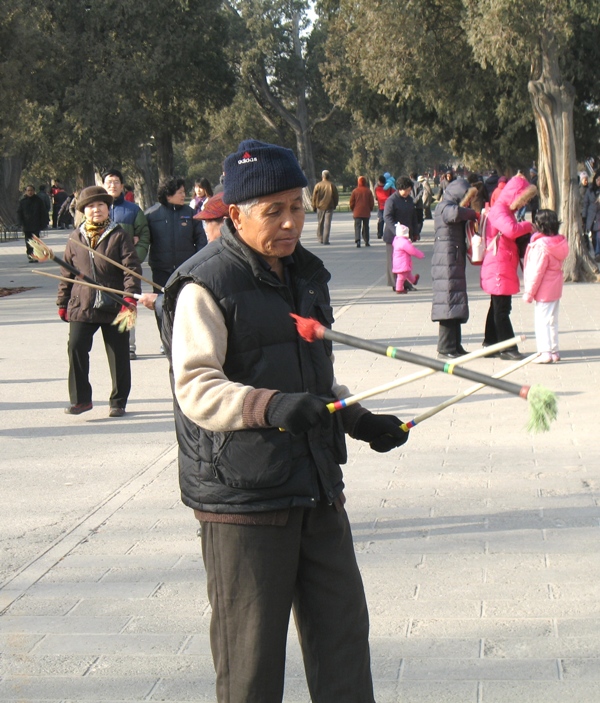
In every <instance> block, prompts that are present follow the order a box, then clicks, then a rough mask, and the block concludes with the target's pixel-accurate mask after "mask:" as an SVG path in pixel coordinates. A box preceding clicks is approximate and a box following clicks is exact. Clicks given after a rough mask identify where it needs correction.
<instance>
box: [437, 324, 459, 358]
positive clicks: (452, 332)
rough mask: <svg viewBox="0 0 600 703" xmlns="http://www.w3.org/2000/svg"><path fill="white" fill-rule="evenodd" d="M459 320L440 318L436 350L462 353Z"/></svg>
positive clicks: (444, 352)
mask: <svg viewBox="0 0 600 703" xmlns="http://www.w3.org/2000/svg"><path fill="white" fill-rule="evenodd" d="M461 342H462V328H461V322H460V320H440V326H439V332H438V345H437V350H438V352H440V354H448V353H456V352H458V353H462V344H461Z"/></svg>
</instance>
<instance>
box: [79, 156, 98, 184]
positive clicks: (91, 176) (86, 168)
mask: <svg viewBox="0 0 600 703" xmlns="http://www.w3.org/2000/svg"><path fill="white" fill-rule="evenodd" d="M75 183H76V185H77V188H87V187H88V186H95V185H102V182H100V183H99V184H98V183H96V169H95V168H94V164H93V163H92V162H91V161H85V162H84V163H82V164H80V165H79V168H78V169H77V176H76V178H75Z"/></svg>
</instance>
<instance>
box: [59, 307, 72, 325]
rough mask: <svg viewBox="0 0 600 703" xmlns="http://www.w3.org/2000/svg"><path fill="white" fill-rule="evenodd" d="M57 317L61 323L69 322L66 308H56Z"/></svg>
mask: <svg viewBox="0 0 600 703" xmlns="http://www.w3.org/2000/svg"><path fill="white" fill-rule="evenodd" d="M58 316H59V317H60V319H61V320H62V321H63V322H68V321H69V313H68V312H67V308H58Z"/></svg>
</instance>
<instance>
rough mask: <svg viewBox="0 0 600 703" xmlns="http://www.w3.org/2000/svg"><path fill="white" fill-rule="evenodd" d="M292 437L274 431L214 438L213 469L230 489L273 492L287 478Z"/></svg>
mask: <svg viewBox="0 0 600 703" xmlns="http://www.w3.org/2000/svg"><path fill="white" fill-rule="evenodd" d="M292 464H293V460H292V435H291V434H290V433H289V432H280V431H279V430H277V429H271V428H269V429H264V430H238V431H237V432H225V433H221V432H215V433H214V434H213V469H214V472H215V476H216V477H217V479H218V480H219V481H220V482H221V483H223V484H225V485H226V486H230V487H231V488H243V489H252V488H275V487H277V486H281V485H283V484H284V483H286V481H287V480H288V479H289V477H290V473H291V470H292Z"/></svg>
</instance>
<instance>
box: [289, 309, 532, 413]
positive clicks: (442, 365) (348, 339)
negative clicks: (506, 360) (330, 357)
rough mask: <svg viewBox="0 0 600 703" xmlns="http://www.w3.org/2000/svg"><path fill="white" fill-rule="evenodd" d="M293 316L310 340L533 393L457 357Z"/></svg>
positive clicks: (509, 390)
mask: <svg viewBox="0 0 600 703" xmlns="http://www.w3.org/2000/svg"><path fill="white" fill-rule="evenodd" d="M291 316H292V317H293V318H294V319H295V320H296V326H297V328H298V332H299V334H300V336H301V337H303V338H304V339H306V340H307V341H314V340H315V339H328V340H331V341H333V342H340V343H341V344H346V345H347V346H349V347H355V348H356V349H364V350H365V351H370V352H373V353H374V354H381V355H382V356H387V357H390V358H391V359H401V360H402V361H408V362H409V363H410V364H418V365H419V366H425V367H426V368H429V369H434V370H435V371H441V372H442V373H447V374H453V375H454V376H459V377H460V378H466V379H467V380H469V381H475V382H476V383H485V384H487V385H488V386H491V387H492V388H497V389H498V390H500V391H504V392H506V393H512V394H513V395H518V396H519V397H520V398H523V399H524V400H527V396H528V395H529V391H530V386H518V385H517V384H516V383H510V382H509V381H503V380H502V379H499V378H493V376H488V375H486V374H483V373H479V372H477V371H473V370H472V369H463V368H461V367H460V366H458V365H457V363H456V360H453V361H452V362H451V363H447V362H444V361H440V360H439V359H431V358H430V357H428V356H423V355H422V354H415V353H414V352H409V351H405V350H404V349H400V348H398V347H390V346H386V345H385V344H380V343H378V342H371V341H370V340H368V339H361V338H360V337H354V336H352V335H350V334H344V333H342V332H334V331H333V330H331V329H329V328H328V327H325V326H324V325H322V324H321V323H320V322H318V321H317V320H311V319H310V318H306V317H300V316H299V315H294V314H293V313H291ZM457 358H460V357H457Z"/></svg>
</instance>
